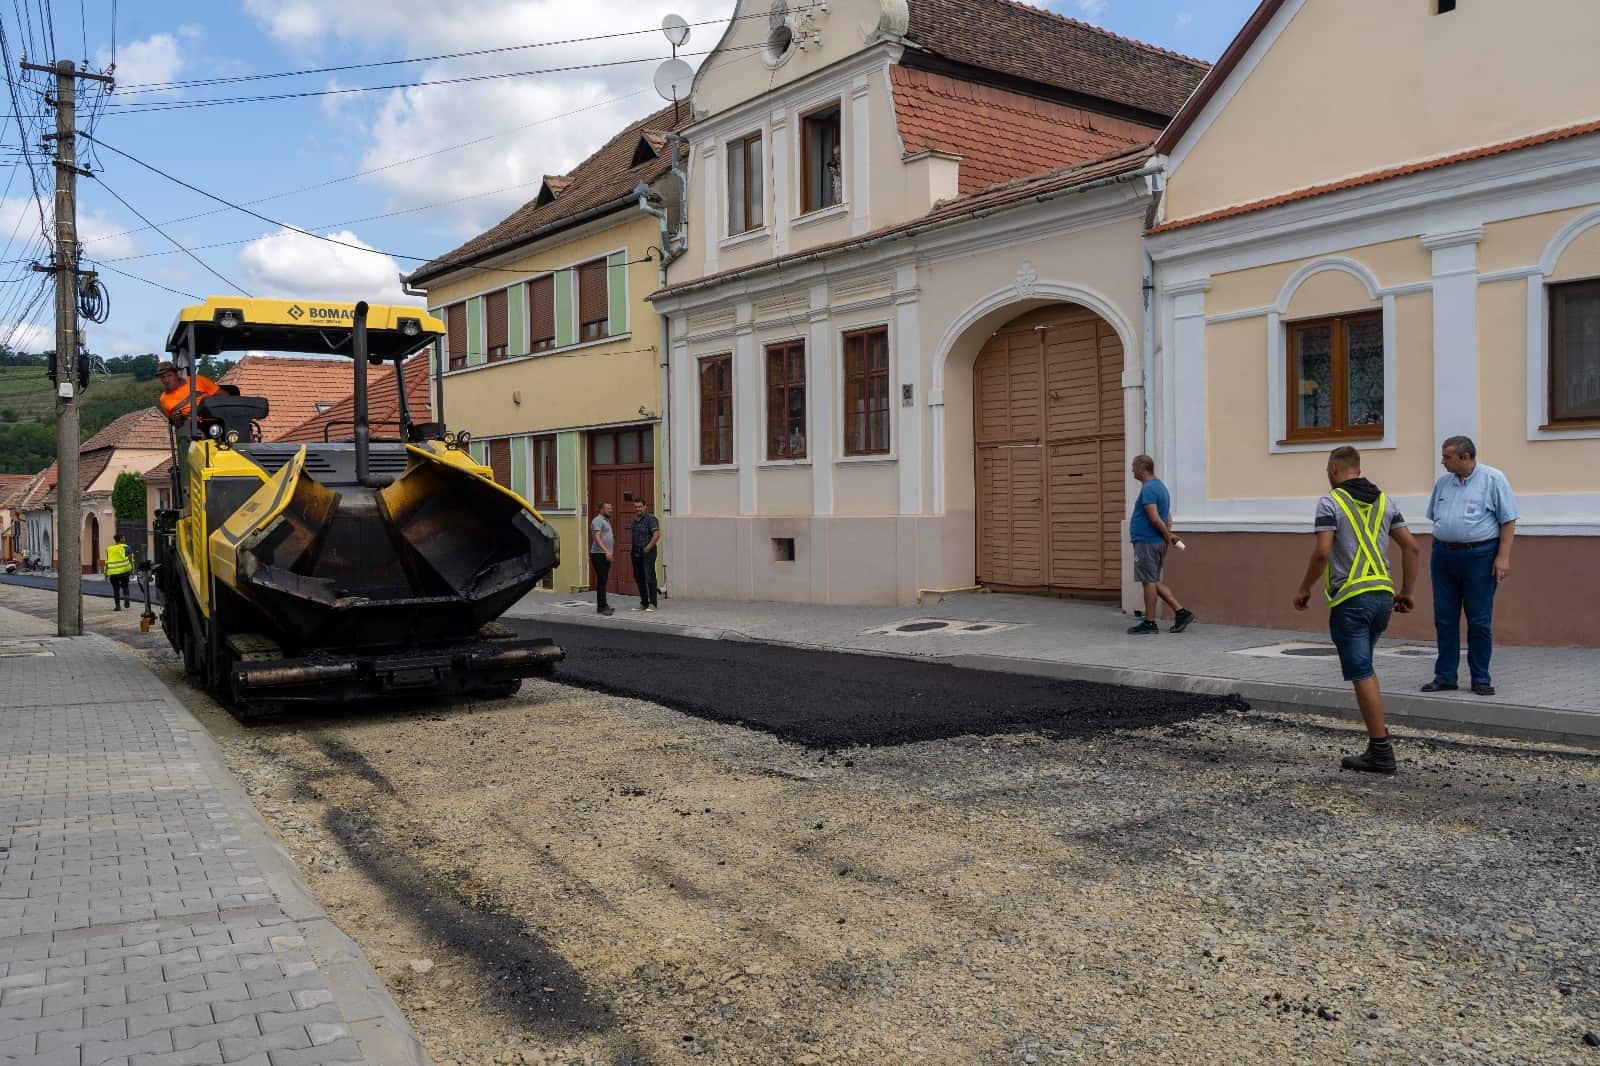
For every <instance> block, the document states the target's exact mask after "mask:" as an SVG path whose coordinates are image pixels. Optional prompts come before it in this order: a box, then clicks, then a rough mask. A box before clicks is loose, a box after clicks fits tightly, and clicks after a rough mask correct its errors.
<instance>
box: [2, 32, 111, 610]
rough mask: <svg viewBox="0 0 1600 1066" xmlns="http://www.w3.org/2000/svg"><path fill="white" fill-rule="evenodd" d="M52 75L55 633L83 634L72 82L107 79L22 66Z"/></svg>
mask: <svg viewBox="0 0 1600 1066" xmlns="http://www.w3.org/2000/svg"><path fill="white" fill-rule="evenodd" d="M22 66H23V69H25V70H37V71H43V72H44V73H47V74H54V75H55V76H56V99H55V104H56V131H55V133H54V134H53V135H47V136H53V138H54V140H55V142H56V157H55V164H56V167H55V169H56V239H55V244H56V249H55V260H54V262H52V263H51V265H50V266H49V267H46V268H44V269H46V270H48V271H51V272H53V273H54V274H55V276H56V514H57V515H60V516H66V521H60V522H58V523H57V528H56V551H57V555H58V557H59V559H60V565H59V567H58V568H57V570H56V635H57V636H62V637H77V636H82V635H83V569H82V565H81V560H82V558H83V555H82V552H83V549H82V539H83V507H82V498H83V493H82V491H81V486H79V484H78V447H79V444H80V441H79V430H78V175H79V174H81V173H84V171H82V170H80V169H79V167H78V128H77V124H78V100H77V96H78V79H79V78H92V79H93V80H95V81H103V82H107V83H110V82H111V78H109V77H108V76H106V75H104V74H91V73H89V72H88V71H80V70H78V69H77V66H76V65H75V64H74V63H73V62H72V60H70V59H63V60H61V61H59V62H58V63H56V64H55V65H54V66H53V67H51V66H43V65H40V64H37V63H28V62H26V61H24V62H23V64H22Z"/></svg>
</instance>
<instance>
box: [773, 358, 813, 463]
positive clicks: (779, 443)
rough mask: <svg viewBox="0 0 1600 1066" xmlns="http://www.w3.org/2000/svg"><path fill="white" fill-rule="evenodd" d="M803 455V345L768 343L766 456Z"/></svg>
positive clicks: (804, 378)
mask: <svg viewBox="0 0 1600 1066" xmlns="http://www.w3.org/2000/svg"><path fill="white" fill-rule="evenodd" d="M805 457H806V344H805V341H790V342H788V343H787V344H772V345H768V346H767V458H768V459H804V458H805Z"/></svg>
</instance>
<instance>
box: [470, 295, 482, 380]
mask: <svg viewBox="0 0 1600 1066" xmlns="http://www.w3.org/2000/svg"><path fill="white" fill-rule="evenodd" d="M482 362H483V297H482V296H474V297H473V298H472V299H470V300H468V301H467V365H468V366H477V365H479V364H480V363H482Z"/></svg>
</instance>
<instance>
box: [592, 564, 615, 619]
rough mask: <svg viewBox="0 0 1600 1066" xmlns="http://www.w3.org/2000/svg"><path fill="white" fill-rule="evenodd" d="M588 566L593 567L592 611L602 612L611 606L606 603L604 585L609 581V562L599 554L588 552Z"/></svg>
mask: <svg viewBox="0 0 1600 1066" xmlns="http://www.w3.org/2000/svg"><path fill="white" fill-rule="evenodd" d="M589 565H590V566H592V567H594V609H595V610H597V611H603V610H605V609H606V608H608V607H610V606H611V605H610V604H609V603H607V602H606V584H607V583H608V582H609V581H610V580H611V560H610V559H607V558H606V557H605V556H604V555H602V554H601V553H599V552H590V553H589Z"/></svg>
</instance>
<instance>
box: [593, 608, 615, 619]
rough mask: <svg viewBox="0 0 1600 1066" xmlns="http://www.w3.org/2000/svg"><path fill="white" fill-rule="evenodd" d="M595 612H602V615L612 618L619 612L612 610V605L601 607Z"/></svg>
mask: <svg viewBox="0 0 1600 1066" xmlns="http://www.w3.org/2000/svg"><path fill="white" fill-rule="evenodd" d="M595 613H596V614H600V615H604V616H605V617H607V618H610V617H611V616H612V615H614V614H616V613H617V612H616V611H614V610H612V609H611V608H610V607H600V608H598V609H596V611H595Z"/></svg>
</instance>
